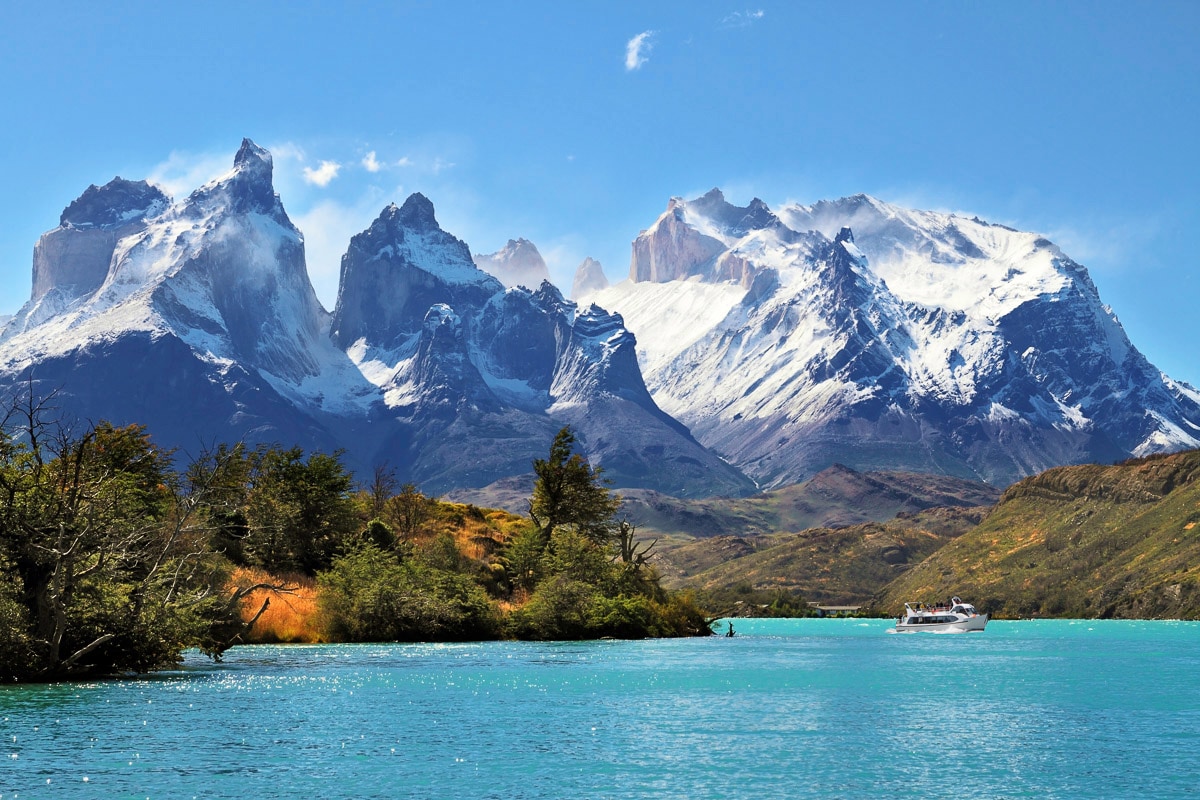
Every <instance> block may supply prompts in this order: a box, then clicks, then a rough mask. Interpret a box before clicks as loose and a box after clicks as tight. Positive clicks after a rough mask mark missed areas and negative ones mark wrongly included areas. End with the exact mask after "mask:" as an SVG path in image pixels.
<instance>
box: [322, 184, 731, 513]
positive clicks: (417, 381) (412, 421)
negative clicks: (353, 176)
mask: <svg viewBox="0 0 1200 800" xmlns="http://www.w3.org/2000/svg"><path fill="white" fill-rule="evenodd" d="M405 208H414V209H418V210H420V213H419V214H406V213H403V209H397V208H396V207H395V206H390V207H389V208H388V209H385V210H384V212H383V214H381V216H380V218H379V219H378V220H376V222H375V223H373V224H372V226H371V228H370V229H368V230H367V231H365V232H364V233H362V234H359V235H358V236H356V237H354V239H353V240H352V241H351V246H350V250H349V251H348V252H347V254H346V257H345V258H344V259H343V261H342V275H343V282H342V285H341V290H340V293H339V300H338V306H337V310H336V311H335V312H334V324H333V333H332V337H333V341H334V342H335V343H336V344H337V345H338V346H339V347H342V348H345V349H346V350H347V351H348V352H350V353H352V354H359V355H352V357H356V358H363V359H368V360H369V359H375V360H379V359H382V360H383V362H384V364H385V365H386V369H387V370H389V371H388V378H387V381H386V382H385V383H384V384H383V385H381V387H380V388H381V389H382V391H383V392H384V396H385V397H389V398H391V399H390V400H388V405H389V407H390V411H389V412H388V413H391V414H393V415H395V418H396V419H397V421H398V423H399V427H398V428H397V430H396V432H395V433H394V434H392V435H391V438H390V439H389V440H388V443H387V444H386V445H385V449H386V450H387V451H389V452H391V453H393V454H404V459H405V460H406V461H407V462H408V463H410V465H411V469H412V474H413V476H414V478H419V479H420V480H422V481H424V482H425V484H426V485H429V486H431V487H433V488H435V489H437V490H442V489H449V488H453V487H455V486H481V485H485V484H487V483H491V482H492V481H495V480H498V479H501V478H504V477H508V476H511V475H513V474H523V473H525V472H527V471H528V469H529V466H530V464H531V462H532V459H533V458H539V457H542V456H543V455H544V451H545V449H546V448H547V447H548V446H549V442H550V440H551V439H552V438H553V435H554V432H556V431H557V430H558V429H559V428H560V427H562V426H563V425H564V424H569V425H572V426H573V427H574V428H575V431H576V435H577V436H578V438H579V441H580V442H581V444H582V446H583V449H584V450H585V452H586V453H587V454H588V456H589V458H591V459H592V460H593V461H594V462H596V463H602V464H603V465H604V466H605V468H606V469H607V470H608V471H609V474H610V477H613V478H614V479H615V480H616V481H617V482H618V485H627V484H630V482H633V483H634V484H636V485H639V486H641V485H650V486H653V487H656V488H661V489H662V490H663V491H685V492H691V493H696V494H703V493H712V492H723V493H731V492H732V493H744V492H746V491H749V490H750V489H751V484H750V483H749V481H747V480H746V479H745V477H744V476H742V475H740V474H739V473H738V472H737V471H736V470H734V469H732V468H730V467H729V466H728V465H726V464H723V463H722V462H721V461H720V460H719V459H717V458H716V457H715V456H713V454H712V453H709V452H707V451H706V450H704V448H703V447H702V446H700V445H699V444H698V443H697V442H695V440H694V439H692V437H691V435H690V434H689V433H688V431H687V429H686V428H684V427H683V426H682V425H680V424H679V423H678V422H676V421H675V420H673V419H671V418H670V417H669V416H667V415H666V414H664V413H663V412H662V411H661V410H660V409H659V408H658V407H657V406H656V405H655V403H654V401H653V399H652V398H651V397H650V394H649V392H648V391H647V390H646V386H645V383H644V381H643V380H642V377H641V371H640V369H639V368H638V364H637V357H636V354H635V352H634V339H633V336H632V335H631V334H630V333H629V332H628V331H626V330H625V328H624V326H623V324H622V322H621V318H620V317H619V316H615V315H609V314H607V313H606V312H604V311H603V310H601V309H598V308H595V307H593V308H590V309H588V310H586V311H584V312H582V313H579V312H577V310H576V307H575V304H574V303H571V302H569V301H567V300H565V299H564V298H563V296H562V294H561V293H560V292H559V291H558V289H556V288H555V287H554V286H553V285H552V284H550V283H549V282H548V281H543V282H542V283H541V285H540V286H539V287H538V288H537V289H536V290H534V291H531V290H530V289H528V288H526V287H524V286H518V287H515V288H509V289H507V290H506V289H504V287H503V286H502V285H501V283H500V281H499V280H497V279H496V278H495V277H493V276H491V275H488V274H486V273H484V272H483V271H481V270H479V269H477V268H476V263H477V262H478V261H479V257H476V260H475V262H472V261H471V260H470V259H469V258H468V256H467V254H466V253H467V251H466V246H465V245H464V244H463V243H462V242H460V241H459V240H458V239H456V238H454V237H453V236H451V235H450V234H448V233H445V232H444V231H442V230H441V229H440V227H437V224H436V220H435V219H434V217H433V212H432V207H431V206H429V205H428V201H427V200H425V198H423V197H419V196H417V197H416V198H410V199H409V201H407V202H406V203H405ZM465 451H469V452H471V453H472V456H471V457H470V458H469V459H466V460H464V459H462V458H461V453H462V452H465ZM456 453H457V454H459V456H460V457H459V459H458V465H457V466H455V454H456ZM664 453H665V454H670V455H669V456H668V458H667V459H666V460H665V461H664V460H662V459H659V461H658V463H657V464H656V463H654V462H655V459H656V458H658V457H659V456H661V455H662V454H664ZM676 453H682V454H684V455H681V456H680V457H679V458H678V459H676V460H677V461H678V463H679V464H682V465H683V466H684V467H685V468H684V469H683V470H675V469H663V466H667V467H671V466H673V465H674V463H675V462H674V461H672V459H673V458H674V457H675V456H674V454H676ZM398 458H399V456H397V458H390V457H389V460H390V461H391V462H392V463H396V462H397V459H398Z"/></svg>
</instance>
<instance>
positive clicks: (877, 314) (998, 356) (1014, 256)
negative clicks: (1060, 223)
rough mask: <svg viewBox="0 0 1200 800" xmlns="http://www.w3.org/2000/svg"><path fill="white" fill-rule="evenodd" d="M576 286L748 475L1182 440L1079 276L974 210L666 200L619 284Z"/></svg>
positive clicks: (1017, 463)
mask: <svg viewBox="0 0 1200 800" xmlns="http://www.w3.org/2000/svg"><path fill="white" fill-rule="evenodd" d="M734 265H736V267H735V266H734ZM584 299H585V300H594V301H598V302H601V303H602V304H604V305H605V306H606V307H609V308H613V309H616V310H617V311H619V312H620V313H621V314H622V315H623V316H624V318H625V319H626V321H627V323H628V325H629V327H630V329H631V330H632V331H634V332H635V333H636V334H637V335H638V342H639V350H638V355H639V359H640V360H641V363H642V365H643V370H644V373H645V377H646V383H647V385H648V386H649V388H650V391H651V393H652V394H653V396H654V398H655V400H656V401H657V402H658V404H659V406H660V407H662V409H663V410H664V411H667V412H668V413H670V414H672V415H674V416H675V417H676V418H678V419H680V420H682V421H683V422H685V423H686V424H687V425H688V426H689V427H690V428H691V429H692V431H693V432H694V433H695V434H696V436H697V437H698V438H699V439H700V441H702V442H703V443H705V444H706V445H708V446H710V447H713V448H714V449H716V450H717V451H718V452H720V453H722V454H723V455H725V456H726V457H727V458H728V459H730V461H731V462H732V463H734V464H736V465H738V466H740V467H742V468H743V469H745V470H746V471H747V472H748V473H749V474H751V475H752V476H753V477H755V478H756V479H758V480H759V481H760V482H762V483H763V484H765V485H780V484H782V483H786V482H791V481H796V480H801V479H803V478H804V477H807V476H808V475H811V474H812V473H813V472H815V471H817V470H819V469H821V468H823V467H825V466H828V465H829V464H830V463H835V462H838V461H840V462H843V463H847V464H850V465H851V466H859V467H864V468H875V467H881V466H883V467H888V468H911V469H918V470H923V471H942V472H952V473H955V474H960V475H964V476H971V477H984V478H986V479H988V480H993V481H997V482H1003V481H1006V480H1010V479H1013V478H1016V477H1020V476H1021V475H1024V474H1028V473H1029V472H1033V471H1037V470H1039V469H1043V468H1045V467H1049V466H1053V465H1055V464H1062V463H1071V462H1073V461H1079V460H1089V459H1111V458H1114V457H1121V456H1122V455H1127V454H1132V453H1141V452H1147V451H1157V450H1162V449H1177V448H1180V447H1193V446H1198V445H1200V435H1198V434H1200V427H1197V425H1198V424H1200V404H1198V403H1197V402H1196V398H1195V391H1194V390H1192V389H1191V387H1186V386H1185V385H1180V384H1175V383H1173V382H1170V381H1169V379H1165V376H1161V375H1160V374H1159V373H1158V371H1157V370H1154V369H1153V367H1152V366H1151V365H1150V364H1149V363H1148V362H1147V361H1146V360H1145V358H1144V357H1143V356H1142V355H1141V354H1140V353H1139V352H1138V351H1137V350H1136V349H1135V348H1134V347H1133V346H1132V344H1130V342H1129V341H1128V338H1127V337H1126V336H1125V333H1124V331H1123V330H1122V329H1121V327H1120V324H1119V322H1118V321H1117V320H1116V318H1115V316H1113V314H1112V312H1111V310H1110V309H1108V308H1107V307H1106V306H1104V305H1103V304H1101V303H1100V301H1099V297H1098V293H1097V291H1096V288H1095V286H1094V285H1093V284H1092V282H1091V280H1090V278H1089V277H1088V275H1087V271H1086V270H1085V269H1084V268H1083V267H1081V266H1080V265H1078V264H1076V263H1075V262H1073V261H1071V260H1070V259H1069V258H1068V257H1067V256H1065V255H1064V254H1063V253H1062V252H1061V251H1060V250H1059V249H1058V248H1057V247H1055V246H1054V245H1053V244H1052V243H1050V242H1048V241H1046V240H1045V239H1043V238H1041V237H1039V236H1037V235H1035V234H1030V233H1022V232H1019V231H1014V230H1011V229H1008V228H1005V227H1003V226H997V225H989V224H988V223H986V222H983V221H981V220H978V219H965V218H962V217H957V216H954V215H949V214H940V213H936V212H926V211H910V210H907V209H902V208H899V207H897V206H892V205H889V204H886V203H882V202H880V201H878V200H875V199H874V198H870V197H866V196H865V195H859V196H856V197H852V198H845V199H842V200H837V201H833V202H822V203H817V204H815V205H813V206H789V207H786V208H784V209H782V210H781V211H780V212H779V214H778V215H775V214H773V213H771V211H770V210H769V209H767V207H766V206H765V205H763V204H762V203H761V202H760V201H757V200H756V201H754V202H752V203H751V204H750V206H748V207H745V208H740V207H737V206H732V205H731V204H729V203H727V202H726V201H725V200H724V198H723V196H721V194H720V192H718V191H717V190H714V191H712V192H709V193H708V194H706V195H704V196H703V197H701V198H698V199H696V200H692V201H685V200H682V199H680V198H672V200H671V202H670V203H669V204H668V207H667V210H666V211H665V212H664V213H663V215H662V216H660V217H659V219H658V220H657V221H656V222H655V223H654V224H653V225H651V226H650V227H649V228H647V229H646V230H645V231H643V232H642V234H641V235H640V236H639V237H638V239H637V240H636V241H635V242H634V244H633V256H632V260H631V266H630V279H629V280H627V281H624V282H622V283H620V284H617V285H616V286H613V287H609V288H607V289H604V290H602V291H597V292H592V293H590V294H588V295H586V296H585V298H584Z"/></svg>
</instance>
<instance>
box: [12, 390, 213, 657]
mask: <svg viewBox="0 0 1200 800" xmlns="http://www.w3.org/2000/svg"><path fill="white" fill-rule="evenodd" d="M6 423H7V424H6V425H5V426H4V432H3V433H2V434H0V587H3V590H2V591H0V607H2V609H3V611H4V613H3V614H2V615H0V617H2V618H3V622H0V652H2V653H3V655H4V659H3V663H4V664H5V669H4V673H5V674H4V675H2V676H0V677H2V678H4V679H14V678H16V679H20V678H31V677H38V678H56V677H67V676H72V675H81V674H96V673H99V674H111V673H114V672H122V671H145V670H148V669H155V668H159V667H162V666H165V665H167V664H171V663H173V662H174V661H175V660H177V659H178V657H179V654H180V652H181V650H182V649H183V648H184V647H186V646H189V645H191V644H199V643H201V642H202V641H204V639H205V636H206V635H207V632H208V630H209V629H210V628H211V626H212V625H213V624H215V623H216V622H218V621H220V619H221V616H222V615H225V614H228V613H229V612H230V609H228V607H227V604H222V603H220V602H216V603H214V598H217V597H219V596H220V592H221V588H222V587H223V585H224V574H223V573H222V571H221V569H220V566H219V564H220V558H219V556H217V555H216V554H215V553H213V552H211V550H209V549H208V548H207V539H208V536H207V533H206V532H205V531H202V530H201V529H200V528H199V526H198V525H197V523H198V515H197V514H196V513H195V512H196V509H197V508H198V505H199V501H200V498H199V496H197V495H189V494H187V493H186V492H184V491H183V489H182V486H181V482H180V480H179V478H178V476H177V475H176V474H175V473H174V472H173V471H172V469H171V466H170V454H169V453H165V452H163V451H160V450H158V449H157V448H155V447H154V446H153V444H152V443H151V442H150V439H149V437H148V436H147V435H146V433H145V430H144V429H143V428H141V427H139V426H129V427H125V428H115V427H113V426H112V425H110V424H108V423H100V424H99V425H97V426H96V427H94V428H92V429H90V430H87V431H85V432H83V433H82V434H79V435H75V434H73V433H72V432H71V431H69V430H68V429H66V428H64V427H62V426H59V425H55V424H53V423H50V422H47V421H46V420H45V419H44V415H43V413H42V409H41V407H40V406H38V405H36V404H35V403H33V402H32V400H31V401H30V402H29V403H28V404H26V405H24V406H21V405H14V406H13V407H12V408H11V409H10V411H9V415H8V418H7V420H6Z"/></svg>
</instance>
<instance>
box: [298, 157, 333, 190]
mask: <svg viewBox="0 0 1200 800" xmlns="http://www.w3.org/2000/svg"><path fill="white" fill-rule="evenodd" d="M341 168H342V165H341V164H339V163H337V162H336V161H322V162H321V166H319V167H317V168H316V169H313V168H312V167H305V168H304V180H305V181H307V182H308V183H312V184H315V185H317V186H328V185H329V182H330V181H332V180H333V179H334V178H336V177H337V174H338V170H340V169H341Z"/></svg>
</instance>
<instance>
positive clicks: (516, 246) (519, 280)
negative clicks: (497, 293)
mask: <svg viewBox="0 0 1200 800" xmlns="http://www.w3.org/2000/svg"><path fill="white" fill-rule="evenodd" d="M474 260H475V265H476V266H477V267H479V268H480V269H481V270H483V271H484V272H486V273H488V274H489V275H492V276H495V277H496V278H497V279H498V280H499V281H500V282H501V283H503V284H504V285H505V286H506V287H508V288H509V289H512V288H513V287H516V286H526V287H534V286H541V285H542V281H548V280H550V271H549V270H548V269H547V268H546V261H545V260H544V259H543V258H542V254H541V253H539V252H538V249H537V246H536V245H535V244H534V243H533V242H531V241H529V240H528V239H523V238H522V239H509V240H508V244H506V245H504V247H502V248H500V249H499V250H498V251H496V252H495V253H488V254H481V253H476V254H475V256H474Z"/></svg>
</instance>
